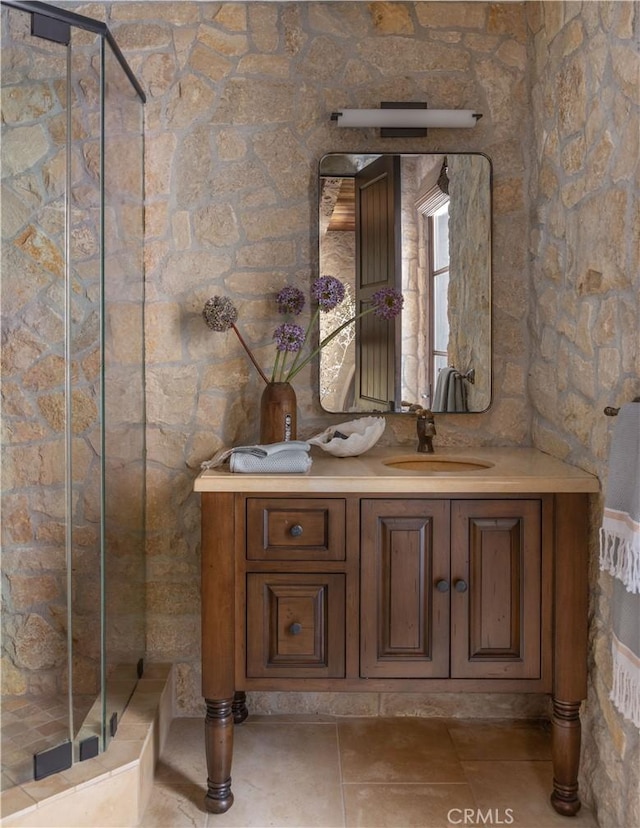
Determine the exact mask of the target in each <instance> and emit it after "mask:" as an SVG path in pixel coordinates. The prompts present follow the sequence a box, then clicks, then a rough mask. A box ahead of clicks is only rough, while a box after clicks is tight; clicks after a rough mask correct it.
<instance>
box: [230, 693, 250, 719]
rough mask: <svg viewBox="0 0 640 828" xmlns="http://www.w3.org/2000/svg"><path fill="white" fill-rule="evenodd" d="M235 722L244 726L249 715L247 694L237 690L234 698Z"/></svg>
mask: <svg viewBox="0 0 640 828" xmlns="http://www.w3.org/2000/svg"><path fill="white" fill-rule="evenodd" d="M232 707H233V722H234V724H242V722H244V721H245V719H246V718H247V717H248V715H249V711H248V710H247V694H246V693H245V692H244V690H236V692H235V693H234V696H233V705H232Z"/></svg>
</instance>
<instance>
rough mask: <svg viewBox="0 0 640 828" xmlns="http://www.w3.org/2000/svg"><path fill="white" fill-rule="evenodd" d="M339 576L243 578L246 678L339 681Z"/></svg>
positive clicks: (342, 610) (342, 660)
mask: <svg viewBox="0 0 640 828" xmlns="http://www.w3.org/2000/svg"><path fill="white" fill-rule="evenodd" d="M344 675H345V576H344V575H342V574H337V573H333V574H329V573H321V574H310V575H307V574H299V573H291V574H288V573H287V574H273V575H272V574H270V573H267V574H263V573H257V572H252V573H249V574H248V575H247V676H249V677H256V678H260V677H262V678H265V677H268V676H280V677H286V678H294V677H297V678H343V677H344Z"/></svg>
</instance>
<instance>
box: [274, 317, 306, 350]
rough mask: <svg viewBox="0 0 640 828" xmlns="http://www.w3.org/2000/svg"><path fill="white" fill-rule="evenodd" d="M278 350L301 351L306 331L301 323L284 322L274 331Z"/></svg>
mask: <svg viewBox="0 0 640 828" xmlns="http://www.w3.org/2000/svg"><path fill="white" fill-rule="evenodd" d="M273 338H274V339H275V341H276V349H277V350H278V351H299V350H300V348H302V346H303V345H304V331H303V330H302V328H301V327H300V325H296V324H294V323H293V322H284V323H283V324H282V325H279V326H278V327H277V328H276V329H275V331H274V332H273Z"/></svg>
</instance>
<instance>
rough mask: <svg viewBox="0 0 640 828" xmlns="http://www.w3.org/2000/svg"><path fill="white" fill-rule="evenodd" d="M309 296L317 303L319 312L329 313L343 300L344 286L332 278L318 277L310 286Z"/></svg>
mask: <svg viewBox="0 0 640 828" xmlns="http://www.w3.org/2000/svg"><path fill="white" fill-rule="evenodd" d="M311 295H312V296H313V297H314V298H315V300H316V301H317V303H318V306H319V308H320V310H322V311H330V310H333V309H334V308H335V307H337V306H338V305H339V304H340V302H342V300H343V299H344V285H343V284H342V282H341V281H340V280H339V279H336V278H334V277H333V276H318V278H317V279H316V280H315V282H314V283H313V285H311Z"/></svg>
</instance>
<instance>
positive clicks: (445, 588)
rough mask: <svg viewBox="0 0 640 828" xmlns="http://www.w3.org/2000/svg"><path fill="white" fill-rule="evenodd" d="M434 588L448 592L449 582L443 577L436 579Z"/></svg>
mask: <svg viewBox="0 0 640 828" xmlns="http://www.w3.org/2000/svg"><path fill="white" fill-rule="evenodd" d="M436 589H437V590H438V592H449V582H448V581H445V580H444V579H442V580H440V581H438V583H437V584H436Z"/></svg>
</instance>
